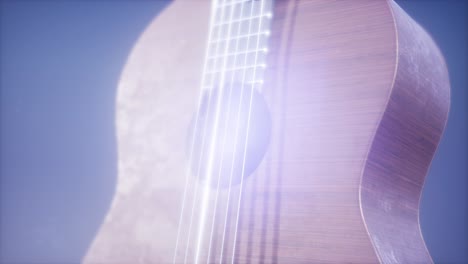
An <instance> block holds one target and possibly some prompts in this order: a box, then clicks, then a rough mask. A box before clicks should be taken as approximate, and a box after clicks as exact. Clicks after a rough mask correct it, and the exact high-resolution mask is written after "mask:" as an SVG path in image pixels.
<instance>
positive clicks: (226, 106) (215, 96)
mask: <svg viewBox="0 0 468 264" xmlns="http://www.w3.org/2000/svg"><path fill="white" fill-rule="evenodd" d="M230 88H231V87H225V88H224V91H223V94H222V96H221V90H220V89H213V90H211V95H210V91H209V90H206V91H205V92H204V94H203V97H202V102H201V105H200V109H199V114H198V121H197V122H195V120H196V115H194V117H193V119H192V123H191V126H190V129H189V133H188V140H187V142H188V144H187V150H188V152H187V153H189V152H190V149H191V147H192V144H191V142H192V141H191V140H192V139H194V140H195V141H194V144H193V154H192V158H191V170H192V175H194V176H195V177H197V179H198V180H199V181H201V182H203V183H205V184H210V185H211V186H212V187H213V188H218V186H219V187H220V188H226V187H228V186H234V185H238V184H239V183H240V182H241V179H242V178H244V180H245V179H246V178H247V177H249V176H250V175H252V174H253V172H254V171H255V169H256V168H257V167H258V166H259V164H260V162H261V161H262V159H263V157H264V156H265V152H266V150H267V147H268V143H269V140H270V131H271V118H270V114H269V111H268V107H267V104H266V102H265V100H264V98H263V97H262V95H261V94H260V93H259V92H258V91H257V90H256V89H254V88H252V87H251V85H245V86H242V85H239V84H238V85H233V87H232V89H230ZM242 90H243V91H242ZM250 100H252V103H251V104H250ZM218 101H220V102H219V103H220V105H219V108H218V109H219V113H218V118H217V121H216V112H217V111H216V109H217V103H218ZM249 110H250V111H249ZM249 117H250V121H248V120H249ZM195 123H196V124H197V129H196V130H195V129H194V128H195ZM248 123H249V124H248ZM194 130H195V135H194V134H193V133H194ZM193 136H195V137H193ZM210 150H211V151H210ZM244 159H245V164H244Z"/></svg>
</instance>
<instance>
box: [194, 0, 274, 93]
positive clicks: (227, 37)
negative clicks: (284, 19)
mask: <svg viewBox="0 0 468 264" xmlns="http://www.w3.org/2000/svg"><path fill="white" fill-rule="evenodd" d="M272 2H273V0H263V1H258V0H215V1H214V2H213V6H212V14H211V15H212V18H211V23H210V29H209V31H210V34H209V38H208V47H207V54H206V59H205V70H204V73H203V88H204V89H210V88H217V87H220V86H224V85H227V84H229V83H240V84H243V85H249V84H253V85H255V87H256V88H257V89H259V90H260V89H261V84H262V83H263V79H262V78H263V73H264V70H265V68H266V67H267V65H266V55H267V53H268V37H269V35H270V21H271V18H272V6H273V3H272Z"/></svg>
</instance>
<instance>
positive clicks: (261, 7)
mask: <svg viewBox="0 0 468 264" xmlns="http://www.w3.org/2000/svg"><path fill="white" fill-rule="evenodd" d="M260 5H261V6H260V13H263V9H264V7H265V0H260ZM262 21H263V20H260V21H259V25H258V31H261V30H262ZM259 46H260V38H258V39H257V47H256V49H257V50H258V49H259ZM257 60H258V53H256V54H255V64H257ZM256 70H257V69H256V68H254V70H253V71H254V73H253V76H255V75H256ZM253 92H254V86H253V85H252V88H251V91H250V102H249V111H248V113H249V114H248V117H247V128H246V129H247V130H246V136H245V145H244V157H243V161H242V170H241V181H240V186H239V200H238V202H237V216H236V225H235V228H234V243H233V249H232V262H231V263H232V264H234V258H235V252H236V240H237V228H238V227H239V212H240V205H241V200H242V189H243V184H244V170H245V161H246V156H247V143H248V141H249V129H250V118H251V114H252V101H253Z"/></svg>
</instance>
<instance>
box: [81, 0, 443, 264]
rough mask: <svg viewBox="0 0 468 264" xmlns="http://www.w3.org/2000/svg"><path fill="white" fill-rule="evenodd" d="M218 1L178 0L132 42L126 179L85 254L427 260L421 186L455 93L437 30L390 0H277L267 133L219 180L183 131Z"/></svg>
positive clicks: (98, 257) (95, 258) (125, 88)
mask: <svg viewBox="0 0 468 264" xmlns="http://www.w3.org/2000/svg"><path fill="white" fill-rule="evenodd" d="M254 2H259V1H251V2H249V1H248V2H247V4H258V3H254ZM211 7H212V6H211V3H210V1H201V0H200V1H192V0H179V1H174V2H172V3H170V4H169V5H168V6H167V8H166V9H165V10H164V11H163V12H162V13H161V14H160V15H159V16H158V17H157V18H156V19H155V20H154V21H153V22H152V23H151V25H149V27H148V28H147V29H146V30H145V32H144V33H143V35H142V36H141V37H140V39H139V40H138V42H137V43H136V45H135V46H134V49H133V51H132V52H131V55H130V56H129V59H128V62H127V64H126V66H125V69H124V71H123V74H122V76H121V80H120V83H119V87H118V95H117V99H116V109H117V112H116V129H117V136H116V138H117V144H118V179H117V186H116V189H115V195H114V199H113V202H112V204H111V205H110V208H109V211H108V214H107V216H106V218H105V219H104V221H103V223H102V226H101V227H100V229H99V230H98V231H97V234H96V237H95V239H94V241H93V243H92V244H91V245H90V248H89V251H88V253H87V255H86V256H85V258H84V261H85V262H86V263H197V262H200V263H211V262H216V263H220V262H221V263H260V262H261V263H379V262H380V263H431V262H432V259H431V257H430V254H429V252H428V251H427V249H426V246H425V243H424V240H423V237H422V235H421V231H420V225H419V202H420V197H421V191H422V188H423V184H424V179H425V176H426V174H427V171H428V169H429V166H430V163H431V160H432V158H433V156H434V153H435V151H436V149H437V146H438V143H439V141H440V138H441V136H442V134H443V131H444V127H445V123H446V120H447V114H448V109H449V101H450V99H449V97H450V95H449V80H448V73H447V69H446V66H445V62H444V59H443V57H442V55H441V53H440V51H439V50H438V48H437V46H436V45H435V44H434V42H433V40H432V39H431V38H430V36H429V35H428V34H427V33H426V32H425V31H424V30H423V29H422V28H421V27H420V26H419V25H418V24H417V23H416V22H415V21H413V20H412V19H411V18H410V17H409V16H408V15H407V14H406V13H405V12H404V11H403V10H402V9H401V8H400V7H399V6H398V5H397V4H396V3H394V2H393V1H390V0H389V1H384V0H382V1H376V0H353V1H330V0H288V1H287V0H276V1H275V2H274V4H273V5H272V16H271V24H270V35H269V39H268V54H267V56H266V59H265V60H266V68H265V70H264V74H263V84H262V88H261V90H259V91H258V93H257V92H256V94H258V97H259V98H261V99H259V100H260V101H262V102H264V103H265V105H266V107H267V108H266V109H267V110H268V111H267V114H266V116H265V120H266V119H268V122H267V123H268V124H267V125H266V128H261V127H260V128H258V129H259V130H260V132H259V133H260V135H264V137H265V138H266V139H267V141H266V142H267V145H266V148H265V150H264V153H263V152H262V153H260V154H259V157H260V159H259V161H258V164H255V166H253V167H254V169H253V171H252V172H251V173H249V175H244V177H243V178H242V179H241V181H240V183H239V182H238V181H237V182H235V183H234V182H232V181H228V182H227V184H225V185H223V184H221V186H220V185H216V184H210V183H207V182H206V181H205V182H204V181H202V180H200V178H199V177H198V178H197V177H196V173H195V172H194V170H193V169H192V168H191V165H190V164H189V163H190V162H191V161H190V159H192V160H202V159H198V158H196V159H195V158H190V153H189V152H190V151H188V149H190V147H187V146H188V145H191V144H188V143H187V142H189V143H190V142H192V141H191V140H190V138H191V136H190V135H191V134H193V133H191V131H193V122H194V120H196V118H195V119H194V117H196V113H197V109H199V105H198V104H199V98H200V94H203V91H201V90H202V87H201V85H200V83H202V78H203V69H204V63H205V59H206V56H205V55H206V50H207V40H208V39H209V34H210V9H211ZM256 96H257V95H256ZM254 104H255V102H254ZM258 122H260V123H261V120H260V121H259V120H253V121H252V124H257V123H258ZM207 140H208V141H209V139H207ZM192 143H193V142H192ZM221 177H224V176H221Z"/></svg>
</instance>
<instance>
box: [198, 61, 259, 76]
mask: <svg viewBox="0 0 468 264" xmlns="http://www.w3.org/2000/svg"><path fill="white" fill-rule="evenodd" d="M254 68H260V69H265V68H266V64H264V63H262V64H254V65H247V66H236V67H231V68H227V69H221V70H211V71H207V72H206V74H218V73H226V72H235V71H242V70H248V69H254Z"/></svg>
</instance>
